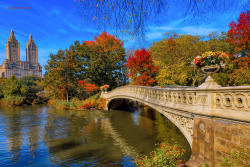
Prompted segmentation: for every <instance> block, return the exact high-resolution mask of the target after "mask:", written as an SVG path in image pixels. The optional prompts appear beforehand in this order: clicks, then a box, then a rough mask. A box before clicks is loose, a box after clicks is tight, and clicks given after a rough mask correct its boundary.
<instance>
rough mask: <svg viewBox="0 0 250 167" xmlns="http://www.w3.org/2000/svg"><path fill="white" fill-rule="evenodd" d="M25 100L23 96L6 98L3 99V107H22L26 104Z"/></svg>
mask: <svg viewBox="0 0 250 167" xmlns="http://www.w3.org/2000/svg"><path fill="white" fill-rule="evenodd" d="M24 100H25V98H24V97H21V96H6V97H5V98H3V99H1V105H4V106H20V105H22V104H23V103H24Z"/></svg>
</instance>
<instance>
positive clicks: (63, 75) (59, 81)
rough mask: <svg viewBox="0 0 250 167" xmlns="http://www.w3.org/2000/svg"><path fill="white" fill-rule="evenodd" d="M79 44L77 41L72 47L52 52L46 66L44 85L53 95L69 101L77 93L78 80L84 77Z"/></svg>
mask: <svg viewBox="0 0 250 167" xmlns="http://www.w3.org/2000/svg"><path fill="white" fill-rule="evenodd" d="M79 46H80V43H79V42H78V41H76V42H75V43H74V45H71V46H70V49H66V50H59V51H58V52H57V54H50V59H49V60H48V64H47V65H45V66H44V67H45V70H46V73H45V75H44V77H43V79H42V85H43V87H44V88H45V90H46V92H48V93H49V94H50V95H51V96H52V97H55V98H60V99H66V100H67V101H68V100H69V99H70V98H71V97H73V96H74V94H76V85H77V84H78V83H77V81H78V80H80V79H82V72H83V66H82V63H81V62H82V60H81V59H80V57H79V56H78V54H77V51H76V49H78V47H79Z"/></svg>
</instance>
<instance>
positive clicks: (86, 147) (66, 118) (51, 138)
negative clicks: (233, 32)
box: [0, 105, 191, 167]
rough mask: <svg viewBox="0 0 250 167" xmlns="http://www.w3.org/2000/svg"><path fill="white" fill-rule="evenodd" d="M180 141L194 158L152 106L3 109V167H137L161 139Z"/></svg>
mask: <svg viewBox="0 0 250 167" xmlns="http://www.w3.org/2000/svg"><path fill="white" fill-rule="evenodd" d="M171 139H175V141H176V142H177V143H178V144H180V145H181V146H182V147H183V148H184V149H185V150H186V154H185V159H189V157H190V154H191V151H190V146H189V144H188V142H187V140H186V139H185V137H184V136H183V134H182V133H181V132H180V131H179V129H178V128H177V127H176V126H175V125H174V124H173V123H171V122H170V121H168V119H167V118H166V117H164V116H162V115H161V114H159V113H158V112H155V111H153V110H152V109H150V108H140V109H138V110H136V111H133V112H128V111H115V110H114V111H101V110H92V111H64V110H58V109H55V108H51V107H47V106H45V105H40V106H39V105H37V106H23V107H6V108H0V166H1V167H4V166H134V164H133V162H132V160H131V157H133V156H134V155H135V154H136V153H137V152H138V153H141V154H145V155H148V154H149V152H150V151H152V150H153V149H154V148H156V144H157V143H159V142H161V141H166V140H171Z"/></svg>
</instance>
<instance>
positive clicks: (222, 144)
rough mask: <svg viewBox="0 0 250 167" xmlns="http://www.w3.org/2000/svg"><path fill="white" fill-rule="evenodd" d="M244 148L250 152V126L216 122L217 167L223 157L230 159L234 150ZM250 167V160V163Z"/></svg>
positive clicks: (215, 147) (215, 149) (215, 151)
mask: <svg viewBox="0 0 250 167" xmlns="http://www.w3.org/2000/svg"><path fill="white" fill-rule="evenodd" d="M238 147H242V148H244V152H246V153H249V152H250V126H249V125H246V124H242V123H238V122H237V123H232V122H226V121H218V120H217V121H214V156H215V159H214V161H215V166H219V165H218V164H219V162H220V161H222V160H223V157H228V156H229V154H230V152H231V151H232V150H233V149H237V148H238ZM248 163H249V165H250V159H249V161H248Z"/></svg>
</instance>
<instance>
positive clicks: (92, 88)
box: [78, 80, 98, 93]
mask: <svg viewBox="0 0 250 167" xmlns="http://www.w3.org/2000/svg"><path fill="white" fill-rule="evenodd" d="M78 83H79V85H80V86H81V87H82V88H83V89H84V91H85V92H87V93H90V92H94V91H96V90H97V89H98V87H97V86H96V85H95V84H91V83H86V81H85V80H80V81H78Z"/></svg>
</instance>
